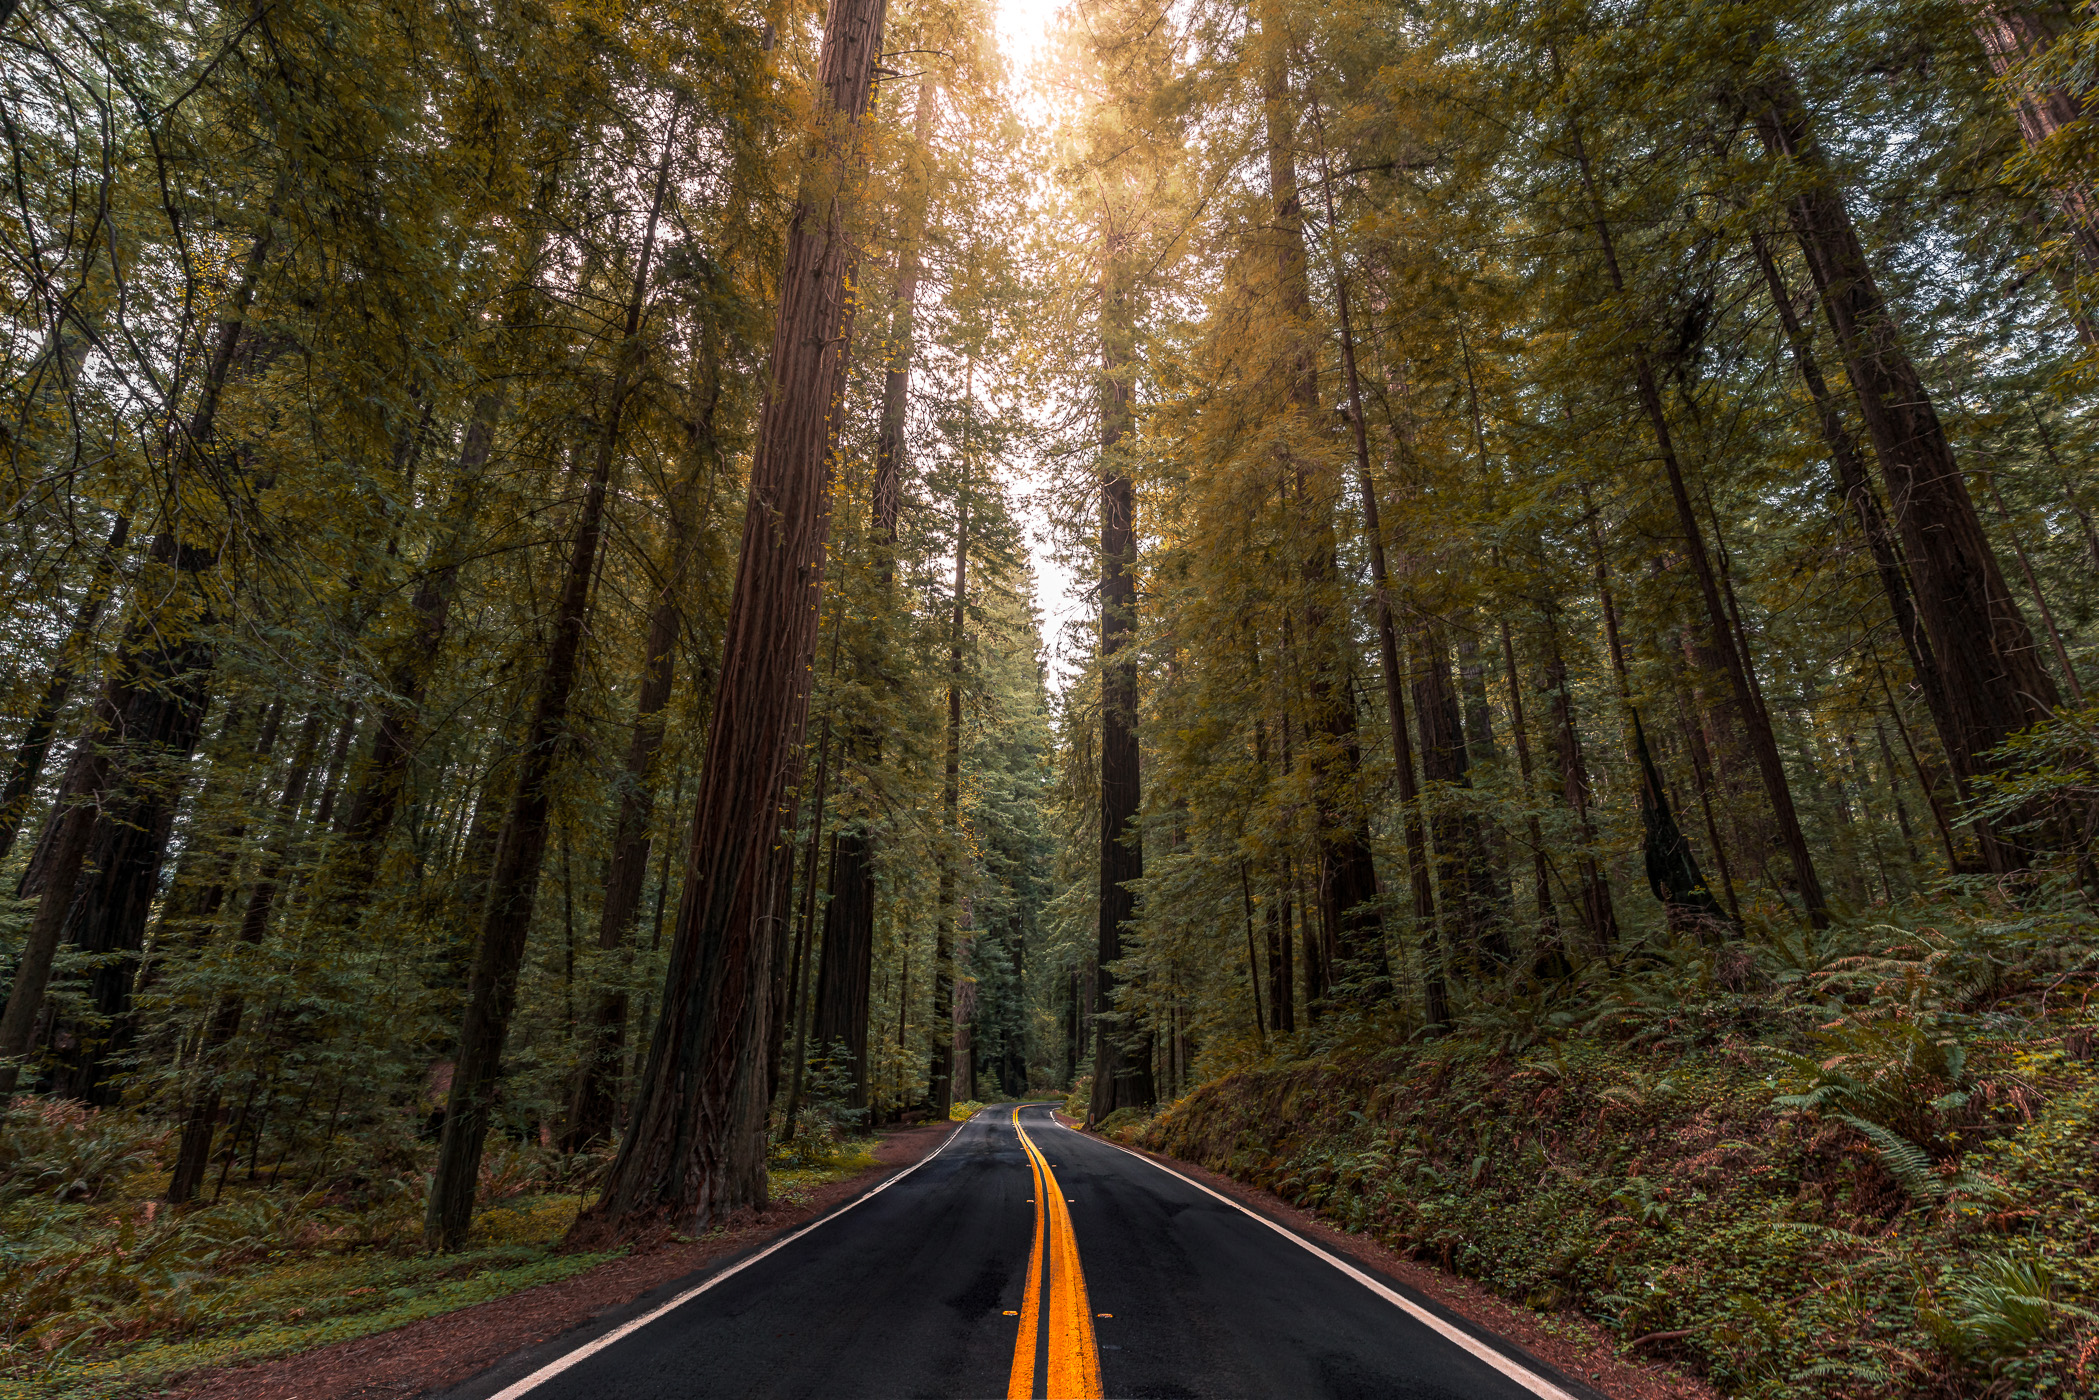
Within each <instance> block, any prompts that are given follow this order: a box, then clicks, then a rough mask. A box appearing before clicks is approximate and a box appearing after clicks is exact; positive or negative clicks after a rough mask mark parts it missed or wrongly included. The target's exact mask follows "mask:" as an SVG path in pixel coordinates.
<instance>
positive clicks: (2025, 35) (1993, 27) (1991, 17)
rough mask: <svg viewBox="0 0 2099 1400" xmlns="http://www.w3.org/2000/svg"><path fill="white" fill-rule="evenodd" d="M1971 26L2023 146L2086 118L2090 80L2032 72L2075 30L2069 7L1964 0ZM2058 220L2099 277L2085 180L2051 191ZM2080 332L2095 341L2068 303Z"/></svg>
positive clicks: (2043, 141)
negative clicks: (2078, 84) (2072, 83)
mask: <svg viewBox="0 0 2099 1400" xmlns="http://www.w3.org/2000/svg"><path fill="white" fill-rule="evenodd" d="M1967 5H1968V10H1969V13H1970V14H1971V16H1972V17H1973V18H1972V21H1971V22H1972V23H1973V25H1974V28H1975V37H1976V38H1977V39H1980V40H1981V41H1982V49H1983V53H1984V55H1985V56H1986V57H1987V58H1988V59H1989V64H1990V71H1991V72H1992V73H1995V74H1996V75H1997V77H1998V79H1999V80H2000V81H2001V82H2002V84H2003V87H2004V92H2005V97H2006V99H2007V100H2008V101H2009V102H2010V103H2011V108H2012V115H2013V116H2014V117H2015V118H2017V120H2018V123H2019V135H2020V136H2021V137H2022V138H2024V140H2025V142H2026V145H2027V147H2028V149H2030V150H2039V149H2041V148H2043V147H2045V146H2047V145H2048V144H2049V143H2050V142H2051V141H2053V140H2054V139H2055V138H2056V137H2057V136H2059V135H2061V134H2062V132H2063V131H2064V129H2065V128H2067V127H2071V126H2074V125H2076V124H2077V123H2079V122H2081V121H2083V120H2084V118H2085V116H2086V114H2087V108H2088V102H2089V97H2090V93H2089V82H2090V80H2089V78H2087V79H2086V84H2087V86H2086V88H2085V89H2081V90H2080V89H2075V88H2071V87H2069V86H2066V85H2065V84H2064V83H2062V82H2061V81H2059V80H2057V77H2058V75H2056V74H2048V75H2046V76H2040V75H2037V74H2034V73H2033V72H2032V70H2033V68H2035V67H2036V66H2037V65H2040V64H2042V63H2044V62H2045V61H2046V60H2047V59H2048V57H2049V50H2050V49H2052V48H2053V47H2054V46H2055V44H2056V43H2057V41H2059V40H2061V39H2063V38H2065V37H2067V36H2069V35H2071V34H2073V33H2074V32H2075V31H2076V29H2077V26H2078V20H2077V17H2076V16H2075V15H2074V14H2073V13H2072V12H2071V9H2070V6H2068V5H2066V4H2062V3H2057V2H2056V0H2011V2H2010V3H2001V2H2000V0H1967ZM2050 195H2051V196H2052V197H2053V199H2054V201H2055V206H2056V208H2057V209H2058V210H2060V211H2061V213H2062V216H2063V222H2064V223H2065V224H2067V225H2068V226H2069V230H2070V244H2071V246H2072V247H2073V248H2074V249H2075V250H2076V252H2077V256H2078V258H2079V259H2080V260H2081V261H2082V262H2083V264H2084V268H2085V271H2086V272H2099V199H2095V198H2094V194H2093V189H2092V185H2091V183H2090V181H2088V180H2082V179H2072V180H2068V181H2063V182H2060V183H2057V184H2056V185H2055V187H2054V188H2053V189H2052V190H2051V191H2050ZM2070 310H2071V314H2072V315H2073V317H2075V318H2076V320H2077V323H2078V329H2079V331H2080V333H2082V334H2083V335H2084V337H2085V339H2086V340H2087V341H2090V340H2092V338H2093V337H2092V332H2091V322H2090V320H2089V319H2088V318H2087V317H2086V315H2085V314H2084V312H2083V309H2082V308H2081V307H2077V306H2072V307H2071V308H2070Z"/></svg>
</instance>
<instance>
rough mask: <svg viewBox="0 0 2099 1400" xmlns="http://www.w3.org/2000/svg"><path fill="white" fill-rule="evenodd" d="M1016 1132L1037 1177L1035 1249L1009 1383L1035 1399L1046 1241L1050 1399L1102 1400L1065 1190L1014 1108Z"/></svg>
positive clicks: (1014, 1397)
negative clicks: (1047, 1251) (1036, 1352)
mask: <svg viewBox="0 0 2099 1400" xmlns="http://www.w3.org/2000/svg"><path fill="white" fill-rule="evenodd" d="M1013 1131H1014V1134H1015V1136H1017V1137H1018V1138H1019V1139H1020V1145H1021V1147H1022V1149H1023V1150H1024V1151H1026V1152H1027V1154H1028V1161H1029V1163H1030V1164H1031V1165H1032V1166H1033V1167H1034V1174H1035V1247H1034V1250H1033V1252H1032V1253H1031V1254H1030V1255H1029V1256H1028V1296H1027V1300H1026V1302H1025V1303H1023V1304H1022V1306H1021V1323H1020V1336H1019V1338H1018V1339H1016V1343H1015V1346H1014V1351H1013V1371H1012V1375H1011V1378H1010V1380H1009V1382H1008V1387H1007V1395H1008V1396H1009V1397H1010V1400H1033V1396H1034V1393H1035V1349H1036V1347H1035V1342H1036V1330H1037V1318H1038V1316H1039V1308H1040V1305H1041V1296H1042V1265H1043V1257H1042V1256H1043V1248H1042V1246H1043V1243H1044V1236H1045V1235H1047V1237H1048V1243H1049V1320H1048V1327H1047V1329H1046V1331H1047V1333H1048V1340H1049V1397H1048V1400H1100V1393H1101V1362H1100V1347H1099V1345H1098V1343H1097V1342H1096V1341H1095V1339H1094V1335H1093V1309H1092V1305H1091V1304H1090V1302H1089V1301H1088V1299H1087V1296H1086V1272H1085V1270H1084V1268H1082V1267H1081V1266H1080V1264H1079V1240H1078V1235H1077V1234H1076V1233H1075V1232H1074V1231H1073V1230H1072V1228H1071V1211H1070V1209H1069V1208H1068V1207H1067V1206H1066V1204H1065V1201H1064V1190H1063V1188H1062V1187H1061V1186H1059V1185H1058V1184H1057V1176H1056V1173H1055V1172H1053V1171H1051V1170H1050V1164H1049V1161H1048V1160H1047V1159H1046V1158H1045V1157H1043V1155H1042V1149H1040V1148H1038V1147H1037V1146H1035V1143H1034V1140H1033V1139H1032V1138H1030V1137H1029V1136H1028V1132H1027V1129H1025V1128H1023V1127H1021V1126H1020V1110H1019V1109H1017V1108H1016V1109H1014V1110H1013Z"/></svg>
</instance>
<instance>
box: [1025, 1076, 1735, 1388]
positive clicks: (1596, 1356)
mask: <svg viewBox="0 0 2099 1400" xmlns="http://www.w3.org/2000/svg"><path fill="white" fill-rule="evenodd" d="M1056 1117H1057V1121H1058V1122H1059V1123H1062V1124H1063V1125H1064V1126H1066V1127H1068V1128H1074V1129H1081V1124H1080V1123H1079V1121H1078V1120H1076V1119H1073V1118H1070V1117H1068V1116H1066V1115H1065V1114H1064V1113H1062V1112H1058V1113H1057V1114H1056ZM1094 1136H1099V1135H1098V1134H1095V1135H1094ZM1101 1140H1102V1141H1104V1142H1113V1143H1114V1144H1115V1145H1116V1146H1117V1147H1120V1148H1122V1149H1123V1150H1124V1151H1126V1152H1129V1153H1132V1154H1134V1155H1136V1156H1139V1157H1145V1158H1149V1159H1150V1160H1152V1161H1154V1162H1157V1163H1159V1164H1160V1165H1161V1166H1166V1167H1171V1168H1172V1169H1173V1170H1174V1171H1177V1172H1179V1173H1181V1175H1183V1176H1185V1177H1188V1178H1189V1179H1191V1180H1193V1181H1197V1182H1200V1183H1202V1184H1203V1185H1204V1186H1207V1187H1209V1188H1210V1189H1211V1190H1213V1191H1215V1192H1217V1193H1218V1194H1219V1195H1222V1196H1227V1197H1230V1198H1231V1199H1232V1200H1234V1201H1237V1202H1239V1203H1240V1204H1241V1205H1243V1206H1245V1207H1247V1208H1248V1209H1249V1210H1252V1211H1255V1212H1257V1213H1259V1214H1261V1215H1265V1216H1267V1217H1268V1218H1269V1219H1271V1220H1274V1221H1276V1222H1278V1223H1280V1224H1283V1225H1287V1226H1289V1227H1290V1228H1291V1229H1293V1230H1295V1231H1297V1232H1298V1233H1299V1234H1301V1235H1303V1236H1304V1237H1305V1238H1307V1239H1309V1240H1311V1241H1313V1242H1314V1243H1315V1244H1318V1245H1319V1246H1320V1247H1322V1248H1324V1249H1327V1250H1331V1251H1332V1252H1333V1253H1335V1254H1338V1255H1340V1256H1341V1257H1343V1258H1345V1259H1349V1260H1352V1261H1353V1262H1355V1263H1358V1264H1362V1265H1365V1266H1367V1267H1369V1268H1371V1269H1375V1270H1376V1271H1377V1272H1379V1273H1381V1274H1384V1275H1386V1276H1387V1277H1388V1278H1390V1279H1392V1280H1393V1281H1394V1282H1396V1283H1400V1284H1403V1285H1405V1286H1406V1287H1407V1288H1410V1289H1412V1290H1414V1291H1415V1292H1417V1293H1420V1294H1422V1295H1424V1296H1425V1297H1427V1298H1429V1299H1431V1300H1433V1301H1434V1302H1436V1303H1438V1304H1440V1305H1441V1306H1443V1307H1445V1308H1447V1309H1449V1310H1450V1311H1451V1312H1453V1313H1456V1314H1457V1315H1458V1316H1459V1317H1462V1318H1464V1319H1465V1320H1466V1321H1468V1322H1470V1323H1472V1324H1473V1325H1474V1326H1475V1327H1478V1328H1481V1329H1483V1330H1485V1331H1487V1332H1490V1333H1493V1334H1494V1335H1496V1336H1500V1337H1505V1338H1507V1339H1508V1340H1509V1341H1511V1342H1514V1343H1515V1344H1516V1345H1517V1346H1520V1347H1522V1348H1523V1349H1524V1350H1526V1351H1529V1352H1530V1353H1532V1354H1533V1355H1535V1356H1536V1357H1537V1358H1538V1359H1539V1360H1541V1361H1544V1362H1546V1363H1547V1364H1548V1365H1551V1366H1552V1367H1554V1368H1555V1369H1557V1370H1559V1371H1561V1372H1563V1373H1564V1374H1566V1375H1567V1376H1569V1377H1571V1378H1573V1379H1575V1380H1578V1381H1580V1382H1582V1383H1583V1384H1585V1385H1588V1386H1592V1387H1594V1388H1595V1389H1597V1390H1599V1391H1602V1392H1603V1393H1604V1394H1605V1395H1608V1396H1611V1397H1612V1400H1720V1394H1719V1392H1718V1391H1716V1390H1714V1389H1713V1388H1712V1387H1711V1386H1709V1385H1707V1384H1706V1383H1705V1382H1704V1381H1702V1380H1699V1379H1697V1378H1696V1377H1693V1376H1687V1375H1684V1374H1683V1373H1682V1372H1679V1371H1676V1370H1674V1369H1672V1368H1670V1367H1667V1366H1663V1365H1659V1364H1652V1363H1647V1362H1642V1361H1639V1360H1637V1359H1629V1358H1627V1357H1625V1356H1622V1355H1621V1354H1620V1353H1619V1349H1618V1348H1619V1343H1618V1342H1617V1340H1616V1339H1615V1338H1613V1337H1611V1336H1609V1335H1608V1334H1606V1333H1604V1332H1603V1331H1602V1329H1600V1328H1598V1327H1597V1326H1596V1325H1595V1324H1594V1323H1592V1322H1590V1321H1589V1320H1588V1319H1586V1318H1583V1317H1580V1316H1577V1315H1573V1314H1565V1313H1562V1314H1555V1315H1553V1316H1551V1317H1549V1318H1548V1317H1543V1316H1541V1315H1540V1314H1538V1313H1535V1312H1532V1311H1531V1310H1529V1309H1528V1308H1521V1307H1517V1306H1515V1305H1513V1304H1511V1303H1508V1302H1506V1301H1505V1300H1503V1299H1501V1298H1499V1297H1497V1296H1496V1295H1494V1294H1493V1293H1490V1292H1489V1291H1487V1290H1486V1289H1485V1288H1482V1287H1481V1286H1479V1285H1478V1284H1476V1283H1473V1282H1472V1281H1471V1280H1469V1279H1464V1278H1459V1277H1457V1276H1456V1275H1453V1274H1447V1273H1444V1272H1443V1271H1442V1270H1440V1269H1437V1268H1434V1267H1431V1266H1430V1265H1426V1264H1423V1263H1421V1262H1419V1261H1418V1260H1414V1259H1409V1258H1407V1257H1405V1256H1404V1255H1400V1254H1396V1253H1394V1252H1393V1251H1392V1250H1389V1249H1387V1248H1385V1247H1384V1246H1383V1245H1381V1244H1379V1243H1378V1242H1377V1241H1376V1240H1373V1239H1371V1238H1369V1237H1368V1236H1366V1235H1351V1234H1349V1233H1347V1232H1346V1231H1343V1230H1337V1229H1335V1228H1334V1227H1333V1226H1332V1225H1331V1224H1329V1223H1328V1222H1327V1221H1325V1220H1324V1219H1322V1218H1321V1217H1320V1216H1318V1215H1316V1214H1314V1213H1313V1212H1311V1211H1308V1210H1305V1209H1303V1208H1301V1207H1298V1206H1295V1205H1292V1204H1290V1203H1289V1202H1288V1201H1285V1200H1283V1199H1282V1198H1281V1197H1280V1196H1277V1195H1275V1194H1274V1193H1272V1192H1269V1191H1263V1190H1261V1189H1260V1188H1259V1187H1255V1186H1249V1185H1247V1184H1246V1183H1245V1182H1243V1181H1238V1180H1235V1179H1233V1178H1232V1177H1229V1176H1225V1175H1223V1174H1221V1173H1219V1172H1214V1171H1211V1170H1209V1169H1208V1168H1207V1167H1201V1166H1197V1165H1196V1164H1195V1163H1193V1162H1185V1161H1182V1160H1181V1159H1180V1158H1178V1157H1169V1156H1167V1155H1166V1154H1165V1153H1163V1152H1152V1151H1149V1150H1147V1149H1145V1148H1142V1147H1132V1146H1130V1145H1129V1144H1128V1143H1125V1142H1121V1141H1119V1140H1118V1139H1115V1138H1102V1139H1101Z"/></svg>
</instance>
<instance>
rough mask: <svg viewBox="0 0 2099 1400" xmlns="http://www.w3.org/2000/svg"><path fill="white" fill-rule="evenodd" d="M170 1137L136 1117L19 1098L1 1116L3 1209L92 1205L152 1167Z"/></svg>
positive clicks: (0, 1198)
mask: <svg viewBox="0 0 2099 1400" xmlns="http://www.w3.org/2000/svg"><path fill="white" fill-rule="evenodd" d="M168 1136H169V1134H168V1129H167V1127H166V1125H164V1124H159V1123H153V1122H150V1121H148V1120H145V1119H142V1118H139V1117H136V1116H134V1115H130V1114H120V1113H95V1112H92V1111H91V1110H89V1109H86V1108H83V1107H82V1106H80V1105H79V1104H73V1103H65V1102H51V1101H47V1100H38V1099H33V1098H28V1097H17V1098H15V1099H14V1100H13V1101H12V1102H11V1103H10V1104H8V1106H7V1108H6V1110H5V1112H4V1113H0V1207H4V1206H8V1205H12V1204H14V1203H15V1202H16V1201H18V1200H20V1199H22V1198H23V1197H42V1198H44V1199H46V1200H52V1201H92V1200H94V1199H95V1198H96V1197H97V1196H98V1195H100V1194H101V1193H102V1191H103V1189H104V1188H105V1187H107V1186H109V1185H110V1184H111V1182H113V1181H117V1180H120V1179H122V1178H124V1177H127V1176H130V1175H132V1174H133V1173H135V1172H138V1171H141V1170H144V1169H146V1168H148V1167H151V1166H153V1165H154V1164H155V1163H156V1162H157V1161H158V1160H159V1158H160V1155H161V1153H162V1151H164V1150H165V1149H166V1147H167V1145H168Z"/></svg>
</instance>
